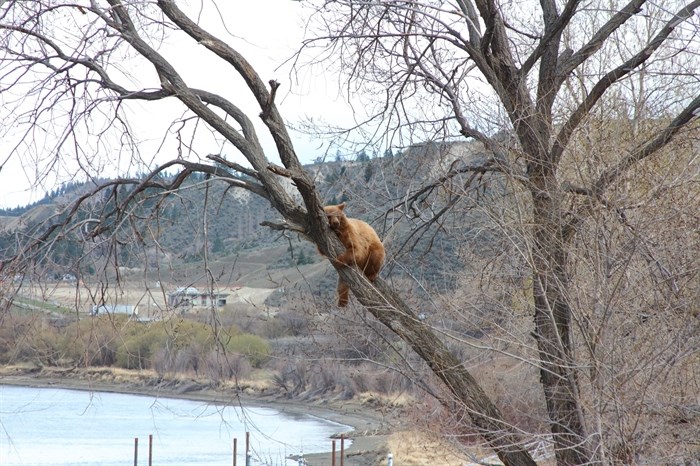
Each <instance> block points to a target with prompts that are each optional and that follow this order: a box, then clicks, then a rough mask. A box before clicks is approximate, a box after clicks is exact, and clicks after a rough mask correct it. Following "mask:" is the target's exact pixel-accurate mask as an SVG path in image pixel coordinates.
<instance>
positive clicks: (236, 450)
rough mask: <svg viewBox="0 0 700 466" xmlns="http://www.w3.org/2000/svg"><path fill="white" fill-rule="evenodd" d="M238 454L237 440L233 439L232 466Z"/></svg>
mask: <svg viewBox="0 0 700 466" xmlns="http://www.w3.org/2000/svg"><path fill="white" fill-rule="evenodd" d="M237 454H238V439H237V438H236V437H233V466H236V455H237Z"/></svg>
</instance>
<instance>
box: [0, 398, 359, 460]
mask: <svg viewBox="0 0 700 466" xmlns="http://www.w3.org/2000/svg"><path fill="white" fill-rule="evenodd" d="M348 430H349V427H348V426H344V425H342V424H338V423H335V422H332V421H327V420H324V419H320V418H317V417H314V416H310V415H290V414H286V413H280V412H279V411H276V410H274V409H269V408H248V407H246V408H245V409H241V408H240V407H238V406H236V407H233V406H217V405H212V404H207V403H204V402H199V401H188V400H180V399H172V398H161V397H157V398H154V397H148V396H138V395H124V394H117V393H100V392H86V391H80V390H63V389H53V388H26V387H14V386H6V385H0V465H2V466H15V465H23V466H39V465H42V466H43V465H52V466H88V465H91V466H92V465H100V466H117V465H119V466H129V465H133V464H134V438H135V437H138V438H139V449H138V464H139V465H147V464H148V435H149V434H152V435H153V465H154V466H159V465H177V466H204V465H211V466H218V465H221V466H224V465H231V464H232V458H233V456H232V443H233V440H232V439H233V438H234V437H236V438H237V439H238V452H239V454H238V458H237V464H238V465H239V466H244V465H245V459H244V450H245V432H246V431H249V432H250V439H251V440H250V443H251V451H252V458H253V461H252V464H253V465H261V464H269V465H296V464H297V463H296V462H295V461H291V460H286V461H285V460H284V458H285V457H286V456H288V455H290V454H299V453H301V452H302V451H303V452H304V453H317V452H323V451H329V450H330V449H331V448H330V446H331V440H330V439H329V437H330V436H331V435H333V434H336V433H338V432H346V431H348Z"/></svg>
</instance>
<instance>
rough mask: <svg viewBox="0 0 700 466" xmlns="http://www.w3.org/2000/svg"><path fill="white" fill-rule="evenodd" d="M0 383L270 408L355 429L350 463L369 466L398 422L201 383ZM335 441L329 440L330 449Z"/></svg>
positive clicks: (318, 460)
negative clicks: (220, 388)
mask: <svg viewBox="0 0 700 466" xmlns="http://www.w3.org/2000/svg"><path fill="white" fill-rule="evenodd" d="M0 385H12V386H22V387H31V388H61V389H69V390H82V391H94V392H111V393H123V394H131V395H144V396H152V397H164V398H177V399H187V400H191V401H201V402H206V403H213V404H223V405H233V406H239V407H241V408H243V409H245V408H255V407H264V408H271V409H275V410H277V411H279V412H281V413H289V414H306V415H311V416H315V417H318V418H322V419H327V420H329V421H333V422H337V423H339V424H342V425H346V426H349V427H350V428H351V430H350V431H349V432H347V433H346V436H345V438H346V439H349V440H352V444H351V445H350V446H349V447H347V448H345V458H344V464H345V465H347V466H369V465H375V464H379V462H380V461H381V460H382V459H383V458H385V457H386V452H387V451H388V450H387V438H388V436H389V432H390V429H391V427H392V424H394V423H393V422H392V419H391V418H390V417H387V416H384V415H383V414H382V413H378V412H376V411H373V410H370V409H368V408H366V407H363V406H361V405H360V404H359V403H358V402H356V401H349V402H336V401H333V402H324V401H320V402H319V401H314V402H309V401H303V400H290V399H281V398H279V397H275V396H273V395H251V394H248V393H240V392H238V393H235V392H232V391H226V390H217V389H213V388H209V387H201V386H198V385H196V384H190V385H187V384H185V385H180V386H178V385H171V386H137V385H136V384H134V383H122V382H114V381H112V382H108V381H102V380H92V379H87V380H86V379H84V378H79V377H70V376H61V375H59V374H56V373H53V374H45V373H44V372H43V371H19V372H17V371H15V372H14V373H11V374H7V373H5V371H2V372H0ZM331 440H332V439H331V438H329V439H328V446H329V450H330V448H331ZM331 457H332V452H331V451H328V452H324V453H313V454H305V455H304V459H305V460H306V463H307V465H308V466H331V465H332V464H333V461H332V458H331ZM339 459H340V442H339V441H336V463H337V464H340V463H339Z"/></svg>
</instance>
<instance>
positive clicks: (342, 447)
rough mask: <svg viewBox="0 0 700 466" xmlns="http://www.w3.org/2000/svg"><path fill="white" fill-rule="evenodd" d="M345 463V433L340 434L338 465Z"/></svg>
mask: <svg viewBox="0 0 700 466" xmlns="http://www.w3.org/2000/svg"><path fill="white" fill-rule="evenodd" d="M344 464H345V434H340V466H343V465H344Z"/></svg>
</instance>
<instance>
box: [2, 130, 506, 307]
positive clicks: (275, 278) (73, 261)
mask: <svg viewBox="0 0 700 466" xmlns="http://www.w3.org/2000/svg"><path fill="white" fill-rule="evenodd" d="M478 160H480V156H479V154H478V153H476V152H475V145H474V144H470V143H449V144H442V145H439V144H434V143H426V144H422V145H417V146H412V147H410V148H408V149H406V150H405V151H404V152H403V153H402V154H398V155H396V156H391V157H384V158H375V159H370V160H365V161H364V162H359V161H333V162H325V163H316V164H312V165H308V166H306V169H307V170H309V171H310V172H311V173H312V174H313V175H314V178H315V181H316V185H317V187H318V190H319V192H320V193H321V195H322V196H323V198H324V199H325V201H326V202H327V203H329V204H331V203H337V202H348V208H347V211H348V213H349V215H351V216H354V217H359V218H362V219H364V220H366V221H368V222H369V223H371V224H373V225H374V226H375V228H376V229H377V231H378V232H379V234H380V236H381V237H382V238H383V241H384V242H385V244H386V246H387V249H388V251H389V254H390V258H391V260H390V261H388V264H387V267H386V268H385V272H384V275H385V276H386V277H394V278H397V279H400V278H401V277H410V278H411V280H415V279H419V280H420V281H421V282H423V283H424V286H425V284H427V286H435V287H438V288H439V289H442V290H443V291H449V290H450V289H452V288H453V287H454V284H455V281H454V280H455V276H456V275H457V272H458V271H460V270H462V268H463V266H464V264H462V263H461V261H460V260H459V255H460V254H459V251H458V249H459V247H461V246H460V244H462V243H463V239H464V235H467V236H470V237H471V238H472V239H473V240H474V241H475V242H476V243H475V244H479V245H480V246H479V248H485V249H488V247H487V246H488V245H489V244H496V243H497V241H495V239H494V238H493V237H492V232H489V231H486V230H485V229H484V228H483V226H480V225H479V224H480V223H483V222H481V220H480V218H479V217H480V215H483V214H482V213H481V212H480V211H479V209H474V208H473V206H472V208H467V209H463V210H460V209H453V212H454V214H453V215H451V217H450V223H449V224H448V223H447V222H442V221H440V222H436V223H435V224H430V222H429V218H430V217H431V216H432V215H434V214H435V213H436V211H437V210H438V209H440V208H441V206H442V205H444V204H445V202H449V200H447V199H444V198H441V197H440V195H438V194H432V193H430V192H428V193H425V194H424V195H422V196H420V197H419V198H416V199H415V200H414V202H411V203H410V205H409V200H410V196H411V195H412V194H414V193H416V192H417V190H418V189H419V188H420V187H421V186H422V185H423V184H425V183H426V182H429V181H431V180H436V179H439V178H440V177H442V176H443V175H445V174H446V173H447V172H449V171H450V170H451V169H454V168H455V166H459V164H465V163H472V162H474V161H478ZM203 181H204V178H203V177H197V176H194V177H191V180H190V183H189V184H187V185H186V186H185V187H183V189H181V190H180V191H179V192H178V193H177V194H176V195H171V196H169V197H168V198H167V199H165V200H164V201H163V200H162V199H160V197H159V196H158V193H148V196H144V200H143V201H142V204H141V205H140V206H139V209H138V211H137V212H136V213H137V215H139V217H140V220H137V221H136V222H134V223H133V224H126V223H124V224H122V225H121V226H120V227H119V228H115V229H113V230H112V236H110V237H106V236H105V237H104V238H95V239H91V240H89V241H84V240H83V239H82V237H81V235H80V234H79V233H80V232H79V231H78V232H76V231H75V230H73V233H72V234H69V235H67V237H65V238H60V240H59V241H57V242H56V243H55V244H54V245H53V246H52V247H51V249H49V250H48V251H47V258H48V260H46V261H45V263H44V264H42V266H41V267H35V269H34V272H33V273H34V274H35V275H38V276H37V277H35V278H37V279H42V278H43V279H52V278H53V279H56V278H58V277H62V276H65V275H66V274H72V275H76V276H78V275H79V276H80V278H81V279H83V280H88V281H93V280H99V279H100V277H101V276H102V277H106V278H109V277H110V276H113V274H114V272H112V271H110V269H114V265H115V264H117V265H118V266H119V267H120V268H119V270H120V271H121V273H120V279H129V280H144V278H145V279H146V280H147V281H155V280H157V281H160V282H164V283H169V284H173V286H189V285H195V286H203V285H205V284H206V283H207V282H208V281H209V280H210V279H211V278H212V277H213V278H214V279H215V280H216V281H217V282H218V283H221V284H222V286H250V287H259V288H272V289H276V288H280V287H298V286H304V287H306V288H307V289H311V290H312V291H313V292H314V293H318V292H320V291H319V290H321V289H323V290H325V291H327V292H329V293H330V292H332V291H333V289H334V286H333V281H334V278H332V277H329V274H328V271H329V270H330V266H329V265H328V264H327V262H326V261H325V260H323V258H321V257H320V256H319V255H318V253H317V252H316V249H315V247H314V246H313V245H311V244H309V243H308V242H305V241H302V240H300V239H299V238H297V237H296V235H282V234H280V233H279V232H275V231H272V230H270V229H268V228H266V227H263V226H261V225H260V224H261V222H263V221H266V220H267V221H270V220H273V221H274V220H276V219H278V218H279V216H278V214H277V213H276V212H275V211H274V210H273V209H272V208H271V207H270V206H269V205H268V204H267V201H265V200H264V199H262V198H260V197H257V196H255V195H253V194H251V193H249V192H247V191H243V190H235V189H229V187H228V186H227V185H225V184H224V183H216V182H214V183H204V182H203ZM455 181H456V182H457V183H463V182H464V180H460V179H459V177H455V178H454V180H451V182H455ZM85 190H86V187H85V186H80V185H72V186H71V189H69V190H65V189H64V190H61V192H60V193H58V194H56V193H54V194H53V195H52V196H51V197H47V198H46V199H44V200H42V201H40V202H38V203H37V204H36V205H34V206H29V207H27V208H18V209H13V210H12V211H0V251H2V252H1V254H2V256H3V257H9V256H11V255H12V254H13V252H14V251H15V250H16V247H17V245H18V244H21V243H22V242H23V241H26V240H27V238H31V237H34V236H36V235H37V234H38V233H40V232H41V231H42V230H43V229H45V228H47V226H48V225H50V224H51V223H53V222H58V221H59V220H60V219H61V218H62V217H61V215H62V214H61V212H62V211H63V210H64V209H65V208H66V206H69V205H70V204H71V203H72V202H73V201H74V200H75V199H76V198H77V196H78V195H80V194H82V193H83V192H85ZM487 190H488V191H489V192H490V191H494V190H495V191H494V192H501V193H502V190H501V188H500V187H499V186H498V185H497V183H491V184H490V185H489V187H488V188H484V193H483V196H482V197H483V198H484V199H486V198H487V197H488V193H487ZM149 196H150V197H149ZM101 202H102V203H101ZM108 202H109V198H105V199H103V200H102V201H101V200H100V199H96V200H94V201H92V203H91V204H90V206H89V208H90V209H92V211H90V212H86V213H84V214H80V215H79V217H81V216H82V218H94V217H97V218H99V214H100V212H101V211H102V210H103V209H105V204H104V203H108ZM205 206H206V208H205ZM419 210H420V211H419ZM134 229H137V230H138V235H137V236H134ZM406 263H410V264H412V266H411V267H410V268H406V267H405V265H404V264H406ZM127 272H128V273H127ZM330 275H332V274H330ZM416 291H417V292H418V293H419V294H420V292H421V290H420V288H418V289H417V290H416Z"/></svg>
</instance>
